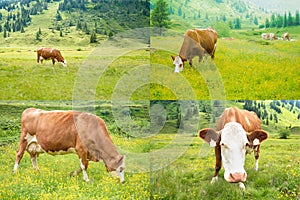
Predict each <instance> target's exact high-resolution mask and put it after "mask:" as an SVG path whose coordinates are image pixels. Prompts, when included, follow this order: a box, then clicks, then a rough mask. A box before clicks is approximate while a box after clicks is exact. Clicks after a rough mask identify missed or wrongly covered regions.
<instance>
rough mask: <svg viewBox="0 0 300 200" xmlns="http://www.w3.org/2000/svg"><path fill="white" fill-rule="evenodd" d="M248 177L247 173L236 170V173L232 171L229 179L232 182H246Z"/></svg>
mask: <svg viewBox="0 0 300 200" xmlns="http://www.w3.org/2000/svg"><path fill="white" fill-rule="evenodd" d="M246 178H247V174H246V173H241V172H235V173H230V175H229V180H228V181H229V182H230V183H237V182H245V181H246Z"/></svg>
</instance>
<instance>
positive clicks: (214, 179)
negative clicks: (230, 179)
mask: <svg viewBox="0 0 300 200" xmlns="http://www.w3.org/2000/svg"><path fill="white" fill-rule="evenodd" d="M217 181H218V177H217V176H215V177H213V178H212V179H211V181H210V183H211V184H214V183H215V182H217Z"/></svg>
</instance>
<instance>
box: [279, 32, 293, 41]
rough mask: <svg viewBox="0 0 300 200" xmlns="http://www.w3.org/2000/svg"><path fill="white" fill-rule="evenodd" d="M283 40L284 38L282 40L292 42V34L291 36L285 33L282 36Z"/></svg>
mask: <svg viewBox="0 0 300 200" xmlns="http://www.w3.org/2000/svg"><path fill="white" fill-rule="evenodd" d="M281 38H282V40H288V41H290V40H291V38H290V34H289V33H284V34H282V36H281Z"/></svg>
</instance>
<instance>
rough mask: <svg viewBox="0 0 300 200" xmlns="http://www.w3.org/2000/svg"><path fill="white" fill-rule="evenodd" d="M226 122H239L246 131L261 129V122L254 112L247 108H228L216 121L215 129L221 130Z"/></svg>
mask: <svg viewBox="0 0 300 200" xmlns="http://www.w3.org/2000/svg"><path fill="white" fill-rule="evenodd" d="M228 122H238V123H240V124H241V125H242V126H243V128H244V129H245V131H246V132H252V131H254V130H257V129H261V122H260V120H259V118H258V117H257V115H256V113H254V112H250V111H248V110H240V109H238V108H237V107H233V108H228V109H226V110H225V111H224V112H223V114H222V115H221V117H220V119H219V121H218V123H217V126H216V130H217V131H220V130H222V129H223V128H224V126H225V124H227V123H228Z"/></svg>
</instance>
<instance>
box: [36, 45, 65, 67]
mask: <svg viewBox="0 0 300 200" xmlns="http://www.w3.org/2000/svg"><path fill="white" fill-rule="evenodd" d="M50 58H51V60H52V64H53V65H54V63H55V62H60V63H61V64H62V66H64V67H66V66H67V61H66V60H65V59H64V57H63V56H62V55H61V53H60V51H59V50H57V49H54V48H44V47H41V48H39V49H38V50H37V62H38V63H39V61H41V63H43V60H44V59H45V60H47V59H50Z"/></svg>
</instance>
